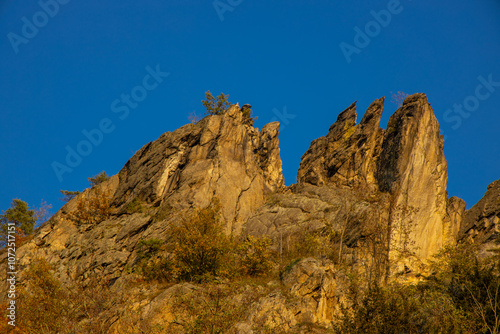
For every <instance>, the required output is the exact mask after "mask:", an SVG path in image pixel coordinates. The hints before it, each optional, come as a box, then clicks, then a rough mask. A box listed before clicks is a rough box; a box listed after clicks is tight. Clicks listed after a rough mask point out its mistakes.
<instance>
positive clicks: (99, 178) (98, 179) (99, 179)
mask: <svg viewBox="0 0 500 334" xmlns="http://www.w3.org/2000/svg"><path fill="white" fill-rule="evenodd" d="M108 179H109V176H108V174H106V172H105V171H102V172H100V173H99V174H97V175H94V176H91V177H89V178H88V180H89V183H90V187H91V188H92V187H93V186H96V185H98V184H101V183H103V182H104V181H107V180H108Z"/></svg>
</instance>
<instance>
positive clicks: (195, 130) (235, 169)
mask: <svg viewBox="0 0 500 334" xmlns="http://www.w3.org/2000/svg"><path fill="white" fill-rule="evenodd" d="M243 117H244V116H243V113H242V111H241V109H240V108H239V107H238V105H233V106H231V107H230V108H229V109H228V110H227V111H226V112H225V113H224V114H223V115H212V116H209V117H206V118H204V119H203V120H201V121H200V122H198V123H196V124H188V125H185V126H183V127H181V128H180V129H178V130H176V131H174V132H172V133H170V132H167V133H165V134H163V135H162V136H161V137H160V138H158V140H156V141H154V142H151V143H149V144H147V145H145V146H144V147H143V148H141V149H140V150H139V151H138V152H137V153H136V154H135V155H134V156H133V157H132V158H131V159H130V160H129V161H128V162H127V164H126V165H125V167H123V169H122V170H121V171H120V173H119V174H118V175H119V177H120V184H119V186H118V190H117V192H116V195H115V198H114V204H115V205H116V206H117V207H121V208H125V207H126V205H127V204H128V203H130V202H131V201H133V200H134V199H135V198H138V199H140V200H142V201H146V202H148V203H152V204H153V205H154V206H169V207H173V208H176V209H179V208H183V207H188V206H195V207H206V206H207V205H208V204H209V203H210V202H211V201H212V200H213V199H214V198H215V197H217V198H218V199H219V200H220V201H221V203H222V204H223V205H222V210H223V216H224V218H225V221H226V224H227V226H226V227H227V231H228V233H229V232H231V231H233V232H236V234H239V232H240V230H241V225H242V224H243V222H245V221H246V220H247V219H248V218H249V217H250V216H251V215H252V214H253V211H254V210H255V209H256V208H257V207H259V206H260V205H262V204H263V202H264V199H265V196H266V195H267V194H269V193H271V192H275V191H278V190H279V189H281V188H282V187H283V186H284V179H283V174H282V169H281V158H280V155H279V152H280V150H279V142H278V129H279V123H278V122H274V123H270V124H267V125H266V126H264V127H263V129H262V130H261V131H260V133H259V132H258V129H256V128H254V127H252V126H250V125H248V124H245V122H243Z"/></svg>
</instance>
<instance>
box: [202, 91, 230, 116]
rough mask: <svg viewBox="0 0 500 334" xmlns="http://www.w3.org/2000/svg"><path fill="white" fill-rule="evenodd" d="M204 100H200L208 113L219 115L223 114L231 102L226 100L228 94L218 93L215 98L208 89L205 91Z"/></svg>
mask: <svg viewBox="0 0 500 334" xmlns="http://www.w3.org/2000/svg"><path fill="white" fill-rule="evenodd" d="M205 97H206V100H201V103H203V105H204V106H205V108H207V114H208V115H220V114H223V113H224V112H225V111H226V110H227V108H228V107H229V106H230V105H231V103H230V102H229V101H228V100H227V99H228V98H229V95H225V94H224V93H220V95H219V96H217V98H215V97H214V96H213V95H212V93H210V91H207V92H206V93H205Z"/></svg>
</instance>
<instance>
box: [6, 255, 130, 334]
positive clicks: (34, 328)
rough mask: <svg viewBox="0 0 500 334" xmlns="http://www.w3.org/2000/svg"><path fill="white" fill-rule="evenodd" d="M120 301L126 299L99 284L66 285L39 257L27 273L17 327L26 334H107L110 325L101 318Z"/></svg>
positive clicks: (93, 282) (20, 287)
mask: <svg viewBox="0 0 500 334" xmlns="http://www.w3.org/2000/svg"><path fill="white" fill-rule="evenodd" d="M118 302H123V300H122V299H120V297H119V296H118V295H116V294H114V293H112V292H111V291H110V290H109V288H108V287H107V286H106V285H102V284H99V282H97V281H91V282H90V283H89V284H88V285H87V286H86V287H85V288H84V287H83V286H82V285H81V284H74V283H70V284H69V285H68V286H64V285H62V284H61V283H60V282H59V281H58V280H57V279H56V278H55V277H54V275H53V267H52V266H51V265H50V264H49V263H48V262H47V261H46V260H45V259H41V258H37V259H35V260H33V261H32V263H31V265H30V266H29V267H28V268H27V269H26V270H25V271H24V273H23V280H22V286H19V296H18V299H17V303H16V304H17V305H18V312H17V314H16V319H17V320H18V322H17V321H16V322H17V323H16V325H17V327H18V328H19V329H20V333H25V334H52V333H61V334H75V333H94V334H104V333H108V328H109V322H106V321H103V319H102V318H99V317H100V316H101V315H102V314H103V312H106V311H107V310H109V309H110V308H111V307H112V306H113V305H116V303H118ZM0 328H1V327H0ZM12 333H16V332H12Z"/></svg>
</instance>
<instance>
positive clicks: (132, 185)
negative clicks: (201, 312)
mask: <svg viewBox="0 0 500 334" xmlns="http://www.w3.org/2000/svg"><path fill="white" fill-rule="evenodd" d="M383 107H384V98H381V99H378V100H376V101H374V102H373V103H372V104H371V105H370V106H369V108H368V109H367V111H366V112H365V114H364V116H363V117H362V119H361V121H360V123H357V113H356V104H355V103H354V104H352V105H351V106H349V107H348V108H347V109H346V110H344V111H343V112H341V113H340V114H339V116H338V118H337V121H336V122H335V123H334V124H332V125H331V126H330V128H329V129H328V133H327V134H326V135H325V136H324V137H320V138H318V139H316V140H314V141H313V142H312V143H311V145H310V147H309V149H308V150H307V152H305V153H304V155H303V156H302V161H301V163H300V168H299V170H298V173H297V184H295V185H292V186H290V187H285V186H284V179H283V175H282V164H281V159H280V154H279V140H278V129H279V124H278V123H277V122H274V123H270V124H267V125H265V126H264V127H263V128H262V129H261V130H260V131H259V130H258V129H256V128H254V127H253V126H252V125H250V124H249V122H247V121H246V119H245V115H244V112H243V110H242V109H241V108H240V107H239V106H238V105H233V106H231V107H230V108H229V109H228V110H227V111H226V112H225V113H223V114H220V115H211V116H207V117H205V118H204V119H202V120H201V121H199V122H198V123H196V124H188V125H185V126H183V127H181V128H179V129H177V130H175V131H174V132H167V133H165V134H163V135H162V136H161V137H160V138H158V139H157V140H155V141H154V142H150V143H148V144H147V145H145V146H144V147H143V148H141V149H140V150H139V151H138V152H137V153H136V154H135V155H134V156H133V157H132V158H131V159H130V160H129V161H128V162H127V163H126V165H125V166H124V167H123V169H122V170H121V171H120V172H119V173H118V174H117V175H115V176H113V177H111V178H110V179H109V180H108V181H106V182H104V183H102V184H100V185H98V186H96V187H93V188H91V189H87V190H86V191H85V192H83V193H82V194H80V195H78V196H77V197H75V198H74V199H73V200H71V201H70V202H69V203H67V204H66V205H65V206H64V207H63V208H62V209H61V210H59V211H58V212H57V213H56V214H55V215H54V216H53V217H52V218H51V219H50V220H49V221H48V222H47V223H46V224H44V225H43V226H41V227H40V228H39V229H37V230H36V231H35V233H34V235H33V238H32V239H31V241H29V242H28V243H26V244H24V245H23V246H21V247H20V248H19V250H18V258H19V265H20V266H21V269H20V273H21V274H20V278H21V280H22V271H23V270H22V268H25V267H27V266H28V265H29V264H30V262H32V261H33V259H35V258H40V257H42V258H45V259H47V260H48V262H49V263H51V264H53V265H54V267H55V273H56V276H57V278H58V279H59V280H60V281H61V282H63V283H65V284H70V283H71V282H76V281H79V282H83V283H84V285H85V284H90V282H94V281H95V280H96V279H97V280H98V281H101V282H106V283H107V284H109V285H112V286H113V289H115V290H118V291H122V292H124V291H125V293H127V294H128V295H129V296H130V300H129V302H130V303H131V305H133V306H132V309H133V310H139V309H141V308H143V307H144V305H147V308H146V309H142V311H141V312H142V313H141V314H142V315H141V319H143V320H144V319H146V320H147V321H150V322H154V323H158V324H160V325H161V324H162V322H163V323H164V322H169V321H170V322H171V323H174V322H175V321H174V320H173V319H174V318H175V317H174V315H173V314H174V313H175V307H174V306H173V304H172V303H171V300H172V298H173V297H172V296H177V295H179V294H181V295H182V294H191V293H194V294H196V293H200V294H203V293H204V292H203V291H204V290H203V289H202V288H199V287H196V286H193V285H190V284H187V283H182V284H177V285H174V286H171V287H169V288H168V289H165V288H162V287H161V286H157V285H155V286H148V287H147V288H144V289H146V290H148V289H149V290H150V292H151V294H144V293H143V292H141V291H142V290H140V289H139V290H138V289H137V288H130V285H127V284H128V283H130V281H131V279H135V278H134V277H136V276H134V275H133V268H134V266H136V265H137V261H138V258H139V248H138V245H139V243H140V241H141V240H148V239H152V238H155V239H160V240H164V241H168V240H167V239H168V233H167V231H168V230H169V227H170V225H171V224H172V223H173V222H174V221H176V220H177V219H179V216H180V215H181V213H182V212H184V211H185V210H186V209H188V208H192V207H196V208H204V207H207V206H208V205H210V204H211V203H214V201H218V202H220V204H221V216H222V221H223V224H224V230H225V233H226V234H228V235H232V236H234V237H238V236H243V237H248V236H254V237H262V236H268V237H270V239H271V241H272V246H271V247H272V249H273V250H274V251H275V252H276V254H278V255H277V256H279V258H280V259H281V258H286V256H289V257H293V256H295V257H296V258H302V257H307V258H306V259H302V260H297V261H295V262H294V263H292V264H291V265H290V266H288V267H287V268H286V270H285V271H284V272H283V273H282V275H281V281H279V282H276V281H272V282H269V284H268V285H267V286H266V287H265V288H263V289H260V288H259V289H260V290H259V289H257V290H255V289H252V288H250V287H247V288H244V289H243V290H242V291H241V293H240V292H238V293H239V294H238V295H237V296H236V297H234V298H246V297H245V296H247V295H249V294H250V292H251V293H252V294H254V295H255V294H257V295H259V297H258V298H256V299H253V300H252V301H251V302H250V305H251V307H250V308H249V309H247V310H246V312H247V313H246V315H245V319H246V320H244V321H240V322H238V324H235V327H234V328H233V330H235V331H236V332H239V333H252V328H253V327H254V326H255V324H257V323H259V324H265V326H268V327H270V328H274V327H276V326H278V324H279V326H282V327H280V328H284V330H289V329H291V328H294V326H296V325H297V324H300V323H304V322H310V323H318V324H321V325H324V326H328V324H329V323H331V321H332V319H333V317H334V314H336V312H338V311H339V309H340V302H341V301H342V300H343V296H344V294H345V292H346V291H347V283H345V282H346V279H345V272H344V271H342V270H341V269H340V268H341V266H340V264H342V265H345V264H349V265H352V266H354V267H357V268H359V269H360V270H361V271H362V272H363V275H365V278H366V279H377V280H380V281H383V280H387V279H388V278H389V277H392V276H393V275H394V274H401V273H403V274H406V275H415V274H418V273H419V272H420V271H421V270H422V268H423V266H425V263H426V262H427V260H429V259H430V257H431V256H432V255H433V254H435V253H436V252H437V251H438V250H439V249H440V248H441V247H443V246H444V245H446V244H455V243H456V242H457V241H458V240H459V239H460V240H463V239H466V238H469V239H472V240H474V241H476V242H479V243H492V242H496V238H497V233H498V230H499V229H498V226H497V225H498V223H499V217H500V213H499V212H500V206H499V203H500V202H499V201H498V198H499V196H500V186H499V185H500V181H496V182H494V183H492V184H491V185H490V186H489V187H488V191H487V193H486V195H485V197H484V198H483V199H482V200H481V201H480V202H479V203H478V204H476V205H475V206H474V207H473V208H472V209H470V210H468V211H465V202H463V201H462V200H460V199H458V198H456V197H452V198H448V194H447V192H446V183H447V163H446V160H445V157H444V153H443V145H444V143H443V138H442V136H441V135H440V130H439V124H438V122H437V120H436V118H435V116H434V112H433V110H432V108H431V106H430V104H429V103H428V101H427V97H426V96H425V95H424V94H414V95H411V96H409V97H407V98H406V99H405V101H404V103H403V105H402V106H401V107H400V108H399V109H398V110H397V111H396V112H395V113H394V114H393V115H392V116H391V117H390V120H389V123H388V126H387V129H386V130H384V129H382V128H380V118H381V115H382V111H383ZM102 194H105V195H106V196H107V198H108V199H109V207H110V211H109V214H108V215H107V216H106V217H105V218H104V219H103V220H102V221H100V222H99V223H98V224H87V223H82V222H80V221H78V219H75V217H77V216H78V211H79V210H82V206H81V205H80V206H79V205H78V203H81V202H82V200H85V199H92V198H97V197H98V196H103V195H102ZM138 208H140V210H139V209H138ZM1 256H2V258H1V260H2V266H5V258H6V253H3V254H2V255H1ZM4 272H5V270H4V269H2V273H4ZM1 282H2V283H1V284H2V285H1V289H0V290H2V291H1V296H2V297H0V298H4V296H5V293H4V292H5V291H6V289H7V285H6V284H4V283H5V279H3V278H2V280H1ZM200 289H201V290H200ZM287 296H288V297H287ZM290 296H292V297H293V298H292V297H290ZM289 297H290V298H292V299H293V302H291V301H290V300H289ZM117 307H118V306H117ZM120 307H121V308H115V309H113V308H112V309H111V310H108V311H107V312H108V313H106V312H103V314H102V315H101V316H102V317H103V319H104V318H105V319H108V320H109V319H111V318H113V319H114V322H113V326H112V327H111V328H114V329H113V331H114V332H117V333H119V332H124V331H125V329H124V328H126V327H127V325H126V322H125V320H123V314H124V311H123V305H122V306H120ZM182 316H184V317H187V315H185V314H184V315H182ZM182 316H181V317H182ZM120 319H122V320H120ZM279 319H281V320H279ZM280 321H281V322H280ZM283 326H284V327H283Z"/></svg>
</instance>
